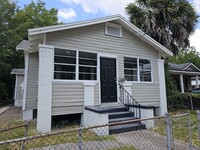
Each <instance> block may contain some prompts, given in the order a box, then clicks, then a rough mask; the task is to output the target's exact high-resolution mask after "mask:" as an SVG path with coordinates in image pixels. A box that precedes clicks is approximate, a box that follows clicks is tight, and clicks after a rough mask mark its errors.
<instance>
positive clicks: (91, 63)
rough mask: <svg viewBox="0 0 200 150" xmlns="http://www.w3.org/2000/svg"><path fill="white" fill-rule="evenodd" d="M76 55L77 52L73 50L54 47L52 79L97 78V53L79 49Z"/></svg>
mask: <svg viewBox="0 0 200 150" xmlns="http://www.w3.org/2000/svg"><path fill="white" fill-rule="evenodd" d="M76 56H77V52H76V51H74V50H65V49H55V55H54V79H64V80H78V79H79V80H96V79H97V54H95V53H87V52H81V51H79V52H78V58H77V57H76ZM77 62H78V64H77ZM77 68H78V69H77ZM77 70H78V71H79V72H78V71H77ZM76 74H78V75H77V76H76ZM76 78H78V79H76Z"/></svg>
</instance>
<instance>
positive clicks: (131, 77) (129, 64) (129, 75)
mask: <svg viewBox="0 0 200 150" xmlns="http://www.w3.org/2000/svg"><path fill="white" fill-rule="evenodd" d="M124 76H125V78H126V80H127V81H137V80H138V77H137V58H131V57H124Z"/></svg>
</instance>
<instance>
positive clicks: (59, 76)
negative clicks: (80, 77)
mask: <svg viewBox="0 0 200 150" xmlns="http://www.w3.org/2000/svg"><path fill="white" fill-rule="evenodd" d="M54 79H68V80H74V79H75V73H62V72H54Z"/></svg>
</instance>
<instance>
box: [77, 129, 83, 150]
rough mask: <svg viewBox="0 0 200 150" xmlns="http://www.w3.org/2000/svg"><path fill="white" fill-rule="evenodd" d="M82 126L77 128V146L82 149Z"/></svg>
mask: <svg viewBox="0 0 200 150" xmlns="http://www.w3.org/2000/svg"><path fill="white" fill-rule="evenodd" d="M82 144H83V143H82V127H81V126H80V128H79V130H78V147H79V150H82Z"/></svg>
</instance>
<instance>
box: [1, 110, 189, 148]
mask: <svg viewBox="0 0 200 150" xmlns="http://www.w3.org/2000/svg"><path fill="white" fill-rule="evenodd" d="M188 114H189V113H185V114H180V115H172V117H180V116H187V115H188ZM163 118H165V116H157V117H153V118H146V119H134V120H129V121H123V122H114V123H109V124H104V125H98V126H90V127H80V128H74V129H68V130H61V131H55V132H50V133H43V134H38V135H34V136H29V137H23V138H18V139H12V140H6V141H0V145H3V144H10V143H14V142H20V141H26V140H32V139H37V138H43V137H49V136H54V135H59V134H66V133H70V132H78V131H79V130H87V129H94V128H100V127H106V126H115V125H123V124H128V123H134V122H140V121H148V120H156V119H163ZM25 125H27V124H23V125H19V126H16V127H22V126H25ZM13 128H14V127H13Z"/></svg>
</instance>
